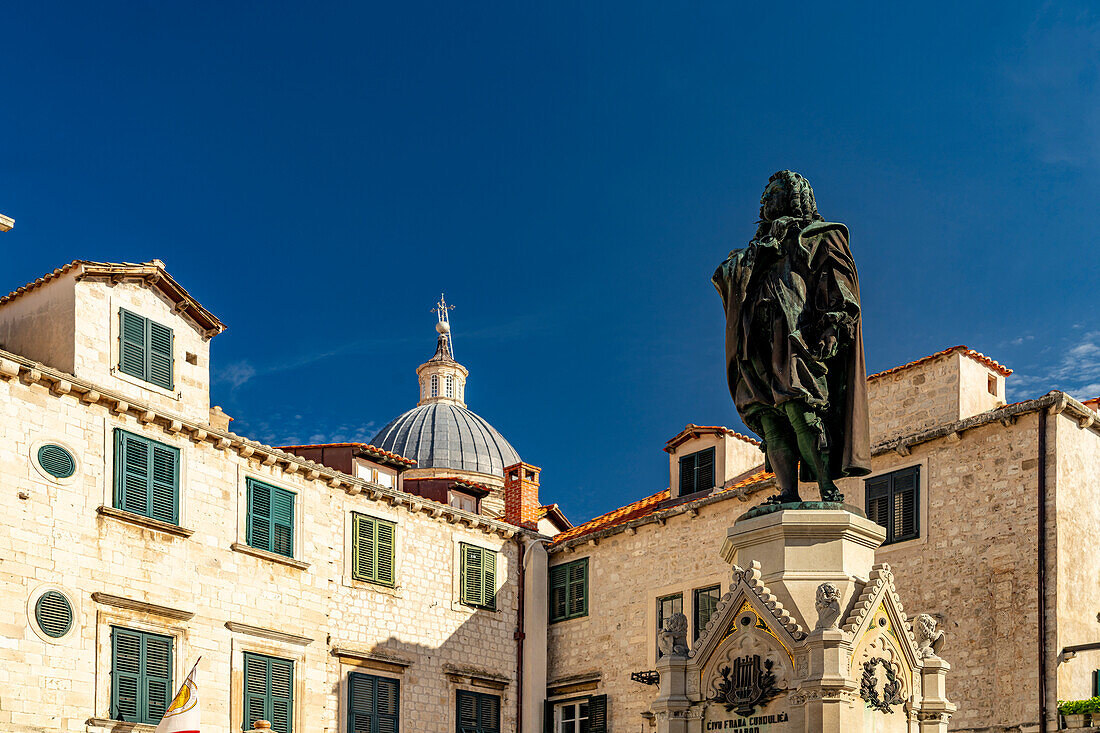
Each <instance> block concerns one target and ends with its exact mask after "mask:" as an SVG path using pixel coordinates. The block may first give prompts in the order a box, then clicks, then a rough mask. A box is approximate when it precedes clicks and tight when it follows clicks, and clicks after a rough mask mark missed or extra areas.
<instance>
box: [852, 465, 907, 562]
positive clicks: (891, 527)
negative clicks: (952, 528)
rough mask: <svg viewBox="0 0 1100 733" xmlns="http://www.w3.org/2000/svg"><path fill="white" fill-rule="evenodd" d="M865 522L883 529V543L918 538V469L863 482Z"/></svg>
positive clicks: (905, 470) (904, 469)
mask: <svg viewBox="0 0 1100 733" xmlns="http://www.w3.org/2000/svg"><path fill="white" fill-rule="evenodd" d="M864 486H865V487H866V490H867V503H866V505H865V506H866V507H867V518H868V519H870V520H871V521H873V522H877V523H878V524H881V525H882V526H883V527H885V528H886V541H885V542H883V543H882V544H884V545H888V544H890V543H891V542H901V541H902V540H911V539H915V538H917V537H919V536H920V501H919V499H920V466H910V467H909V468H903V469H901V470H900V471H893V472H891V473H887V474H883V475H882V476H875V477H874V478H869V479H867V480H866V481H864Z"/></svg>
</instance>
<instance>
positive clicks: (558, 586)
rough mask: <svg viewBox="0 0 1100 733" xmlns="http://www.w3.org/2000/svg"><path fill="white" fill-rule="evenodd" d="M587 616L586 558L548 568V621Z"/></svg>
mask: <svg viewBox="0 0 1100 733" xmlns="http://www.w3.org/2000/svg"><path fill="white" fill-rule="evenodd" d="M587 615H588V558H587V557H585V558H582V559H580V560H574V561H573V562H567V563H564V564H562V565H555V566H554V567H552V568H550V621H551V622H554V621H564V620H565V619H570V618H580V617H581V616H587Z"/></svg>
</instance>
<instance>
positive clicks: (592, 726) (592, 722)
mask: <svg viewBox="0 0 1100 733" xmlns="http://www.w3.org/2000/svg"><path fill="white" fill-rule="evenodd" d="M588 733H607V695H593V696H592V697H590V698H588Z"/></svg>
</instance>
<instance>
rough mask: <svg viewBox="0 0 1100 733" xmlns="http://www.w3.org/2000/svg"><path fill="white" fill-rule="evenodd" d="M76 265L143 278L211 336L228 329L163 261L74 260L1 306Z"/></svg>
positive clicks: (92, 272) (93, 272)
mask: <svg viewBox="0 0 1100 733" xmlns="http://www.w3.org/2000/svg"><path fill="white" fill-rule="evenodd" d="M77 268H80V269H81V273H78V275H84V276H93V277H111V278H116V279H131V278H132V279H136V280H143V281H145V282H147V283H149V284H150V285H152V286H153V287H156V288H157V289H158V290H160V291H161V292H162V293H164V294H165V295H166V296H168V298H169V299H170V300H171V301H172V302H173V303H175V304H176V305H177V306H179V310H181V311H182V312H183V313H186V314H187V315H188V316H190V317H191V319H192V320H193V321H194V322H195V323H197V324H199V326H200V327H202V328H204V329H206V331H208V332H209V335H214V334H218V333H221V332H222V331H224V330H225V324H224V323H222V322H221V321H219V320H218V318H217V316H215V315H214V314H213V313H211V312H210V311H208V310H206V308H203V307H202V306H201V305H199V302H198V301H197V300H195V299H194V298H192V297H191V295H190V293H188V292H187V291H186V290H184V289H183V286H182V285H180V284H179V283H178V282H176V281H175V280H174V279H173V278H172V276H171V275H169V274H168V271H167V270H165V269H164V263H163V262H161V261H160V260H151V261H149V262H142V263H133V262H92V261H90V260H73V261H72V262H70V263H69V264H67V265H62V266H61V267H59V268H57V269H56V270H54V271H53V272H47V273H46V274H45V275H43V276H42V277H40V278H38V279H36V280H33V281H32V282H29V283H27V284H26V285H23V286H22V287H19V288H16V289H15V290H13V291H11V292H10V293H8V294H7V295H5V296H4V297H2V298H0V306H2V305H5V304H7V303H10V302H11V301H13V300H15V299H16V298H18V297H19V296H21V295H23V294H25V293H29V292H30V291H32V290H35V289H36V288H40V287H42V286H43V285H45V284H46V283H48V282H50V281H51V280H56V279H57V278H59V277H61V276H63V275H65V274H67V273H69V272H70V271H72V270H75V269H77Z"/></svg>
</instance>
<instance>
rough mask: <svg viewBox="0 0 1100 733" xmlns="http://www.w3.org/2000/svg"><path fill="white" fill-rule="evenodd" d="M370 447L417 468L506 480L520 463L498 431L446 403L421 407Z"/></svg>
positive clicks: (512, 449) (517, 455)
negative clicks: (506, 471) (510, 468)
mask: <svg viewBox="0 0 1100 733" xmlns="http://www.w3.org/2000/svg"><path fill="white" fill-rule="evenodd" d="M371 445H373V446H375V447H377V448H382V449H383V450H388V451H393V452H394V453H397V454H399V455H402V456H405V457H407V458H413V459H415V460H416V467H417V468H418V469H421V468H449V469H453V470H456V471H472V472H476V473H485V474H490V475H493V476H499V477H501V478H503V477H504V469H505V467H507V466H512V465H515V464H516V463H519V462H520V458H519V454H518V453H516V449H515V448H513V447H512V446H511V444H510V443H509V442H508V441H507V440H505V439H504V436H503V435H501V434H500V433H498V432H497V430H496V428H494V427H493V426H492V425H490V424H489V423H488V422H486V421H485V419H484V418H482V417H481V416H480V415H477V414H475V413H473V412H471V411H470V410H467V409H466V408H465V407H462V406H460V405H457V404H450V403H445V402H433V403H429V404H426V405H418V406H416V407H414V408H413V409H411V410H409V411H408V412H406V413H405V414H403V415H401V416H400V417H398V418H397V419H395V420H394V421H393V422H391V423H390V424H389V425H387V426H386V427H384V428H382V430H381V431H380V432H379V433H378V435H376V436H374V438H373V439H372V440H371Z"/></svg>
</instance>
